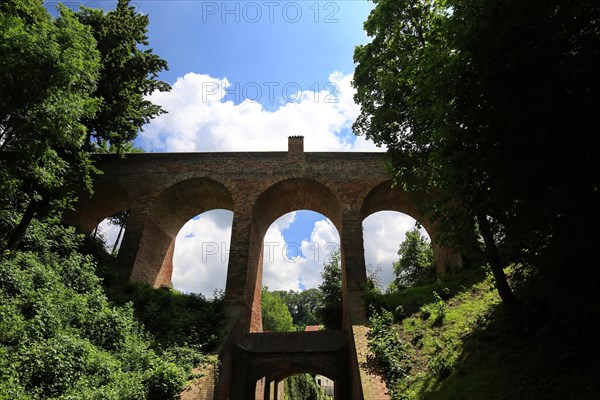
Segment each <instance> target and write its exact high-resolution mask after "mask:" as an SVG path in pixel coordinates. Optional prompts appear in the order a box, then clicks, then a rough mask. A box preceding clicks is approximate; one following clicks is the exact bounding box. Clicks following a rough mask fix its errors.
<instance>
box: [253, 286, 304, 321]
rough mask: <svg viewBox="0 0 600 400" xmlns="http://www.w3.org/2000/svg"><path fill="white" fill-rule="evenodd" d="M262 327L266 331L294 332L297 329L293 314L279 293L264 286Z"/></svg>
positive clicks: (262, 294)
mask: <svg viewBox="0 0 600 400" xmlns="http://www.w3.org/2000/svg"><path fill="white" fill-rule="evenodd" d="M260 306H261V309H262V327H263V330H264V331H272V332H293V331H295V330H296V328H295V327H294V323H293V320H292V315H291V314H290V311H289V310H288V308H287V306H286V305H285V303H284V301H283V299H282V298H281V296H280V295H279V294H278V293H276V292H275V293H274V292H269V288H268V287H264V288H263V290H262V293H261V299H260Z"/></svg>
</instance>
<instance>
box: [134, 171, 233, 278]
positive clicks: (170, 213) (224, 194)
mask: <svg viewBox="0 0 600 400" xmlns="http://www.w3.org/2000/svg"><path fill="white" fill-rule="evenodd" d="M214 209H222V210H230V211H231V210H233V199H232V197H231V194H230V192H229V190H228V189H227V188H226V187H225V186H223V185H222V184H221V183H219V182H217V181H215V180H212V179H209V178H192V179H188V180H185V181H182V182H179V183H176V184H174V185H173V186H171V187H169V188H167V189H165V190H164V191H162V192H161V193H160V195H159V196H158V197H157V198H156V199H155V201H154V202H153V204H152V207H151V209H150V212H149V215H148V216H147V218H146V219H145V224H144V226H143V232H142V237H141V239H140V244H139V248H138V251H137V255H136V259H135V264H134V266H133V271H132V273H131V279H132V280H133V281H136V282H144V283H148V284H150V285H152V286H154V287H160V286H163V285H171V278H172V273H173V255H174V252H175V238H176V236H177V234H178V233H179V232H180V230H181V228H182V227H183V225H184V224H185V223H186V222H187V221H189V220H191V219H192V218H194V217H195V216H197V215H200V214H202V213H204V212H206V211H209V210H214Z"/></svg>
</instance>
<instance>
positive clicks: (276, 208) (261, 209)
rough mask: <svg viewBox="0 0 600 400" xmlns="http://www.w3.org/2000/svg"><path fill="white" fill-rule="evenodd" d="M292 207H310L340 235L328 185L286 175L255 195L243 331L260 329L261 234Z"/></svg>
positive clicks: (338, 216) (335, 204) (336, 204)
mask: <svg viewBox="0 0 600 400" xmlns="http://www.w3.org/2000/svg"><path fill="white" fill-rule="evenodd" d="M295 210H311V211H315V212H318V213H320V214H322V215H324V216H326V217H327V218H329V219H330V220H331V221H332V223H333V224H334V226H335V227H336V229H337V230H338V232H339V234H340V236H341V235H342V231H341V220H342V208H341V205H340V201H339V199H338V198H337V197H336V195H335V194H334V193H333V192H332V191H331V189H329V188H328V187H327V186H325V185H324V184H322V183H321V182H318V181H315V180H312V179H304V178H291V179H286V180H283V181H280V182H277V183H275V184H273V185H272V186H270V187H269V188H268V189H266V190H265V191H264V192H263V193H262V194H261V195H260V196H259V197H258V199H257V201H256V203H255V204H254V207H253V210H252V215H253V225H252V233H251V236H250V246H249V248H250V254H249V257H248V279H247V281H246V282H247V287H246V293H247V294H248V295H249V299H248V303H249V304H250V305H251V310H249V311H250V316H249V318H248V319H247V325H246V328H245V329H244V330H246V331H247V332H261V331H262V318H261V308H260V297H261V289H262V264H263V262H262V260H263V251H264V246H263V244H264V237H265V234H266V232H267V229H268V228H269V227H270V226H271V224H272V223H273V222H274V221H275V220H276V219H277V218H279V217H281V216H282V215H285V214H287V213H289V212H292V211H295Z"/></svg>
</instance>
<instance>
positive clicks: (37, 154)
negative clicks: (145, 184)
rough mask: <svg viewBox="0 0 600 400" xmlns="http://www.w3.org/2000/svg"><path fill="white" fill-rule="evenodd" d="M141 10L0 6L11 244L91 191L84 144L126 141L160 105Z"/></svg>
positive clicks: (2, 132) (113, 146)
mask: <svg viewBox="0 0 600 400" xmlns="http://www.w3.org/2000/svg"><path fill="white" fill-rule="evenodd" d="M147 24H148V18H147V16H144V15H141V14H137V13H135V11H134V9H133V7H130V6H129V2H128V1H126V0H120V1H119V2H118V5H117V9H116V10H114V11H109V12H104V11H102V10H92V9H87V8H85V9H83V10H82V11H80V12H78V13H73V12H72V11H70V10H69V9H67V8H66V7H61V8H60V10H59V16H58V17H57V18H55V19H54V18H52V17H51V16H50V15H49V13H48V12H47V11H46V10H45V8H44V7H43V4H42V3H41V2H39V1H35V0H17V1H13V2H3V3H2V4H0V54H2V57H0V92H1V93H2V96H1V97H2V98H1V99H0V159H1V161H0V174H1V175H2V179H1V180H0V181H2V183H1V184H0V189H2V196H3V198H2V200H3V208H4V209H3V210H2V211H3V215H8V216H9V217H4V218H3V220H4V221H3V224H2V229H3V230H4V232H2V236H3V237H4V238H6V237H8V239H7V245H6V247H7V248H8V249H13V250H14V249H16V248H17V246H18V245H19V243H20V241H21V239H22V238H23V236H24V234H25V232H26V230H27V227H28V226H29V224H30V222H31V220H32V219H33V218H34V217H35V216H36V215H38V216H41V217H43V216H44V215H46V214H48V213H51V212H53V211H60V210H62V209H65V208H68V207H69V206H70V205H71V204H72V203H73V202H74V201H75V200H76V198H75V193H76V192H80V191H81V190H82V188H83V189H85V190H87V191H91V190H92V188H91V182H92V179H91V178H92V175H93V174H94V173H96V172H97V171H96V170H95V169H94V167H93V165H92V161H91V158H90V154H89V151H119V150H121V149H128V148H130V144H129V143H130V141H131V140H133V139H134V138H135V136H136V134H137V132H139V130H140V129H141V128H142V125H143V124H145V123H147V122H148V121H149V120H150V119H151V118H153V117H154V116H156V115H158V114H160V113H161V112H163V110H162V109H161V108H160V107H159V106H156V105H154V104H152V103H150V102H149V101H148V100H146V99H144V95H147V94H149V93H150V92H152V91H154V90H168V89H169V86H168V85H167V84H166V83H164V82H161V81H158V80H157V79H156V76H157V74H158V73H159V72H160V71H161V70H163V69H165V68H166V63H165V61H163V60H162V59H160V58H159V57H158V56H156V55H154V54H153V53H152V50H151V49H143V47H144V46H147V45H148V43H147V38H146V29H147Z"/></svg>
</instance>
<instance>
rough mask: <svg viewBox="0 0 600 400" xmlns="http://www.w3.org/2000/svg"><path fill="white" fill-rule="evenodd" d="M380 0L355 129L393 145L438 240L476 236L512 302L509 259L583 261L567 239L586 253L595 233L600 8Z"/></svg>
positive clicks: (359, 74) (397, 165)
mask: <svg viewBox="0 0 600 400" xmlns="http://www.w3.org/2000/svg"><path fill="white" fill-rule="evenodd" d="M374 3H376V7H375V8H374V10H373V11H372V13H371V15H370V16H369V18H368V20H367V22H366V23H365V29H366V31H367V33H368V34H369V35H370V36H372V37H373V41H372V42H371V43H368V44H366V45H363V46H358V47H357V48H356V51H355V61H356V62H357V63H358V65H357V68H356V72H355V76H354V85H355V87H356V88H357V94H356V97H355V99H356V101H357V102H358V103H359V104H360V105H361V107H362V111H361V114H360V116H359V118H358V119H357V121H356V123H355V124H354V129H355V131H356V132H357V133H360V134H365V135H366V136H367V137H369V138H371V139H373V140H374V141H375V142H376V143H379V144H385V145H387V147H388V149H389V151H390V155H391V158H392V166H393V169H394V172H395V174H396V182H397V183H398V184H399V185H400V186H401V187H403V188H405V189H409V190H413V191H427V192H428V193H429V194H430V196H429V197H427V198H425V199H422V200H423V201H421V205H422V207H423V211H424V212H425V213H426V214H427V215H429V216H430V218H432V219H434V220H436V221H437V223H438V228H439V230H440V231H441V232H443V233H445V235H442V236H445V238H446V239H447V240H449V239H451V238H452V237H454V238H457V237H458V238H465V237H468V235H467V233H466V232H468V231H471V230H473V229H474V230H475V231H476V232H477V234H478V235H479V236H480V237H481V239H482V241H481V243H480V245H478V244H477V242H476V241H472V243H470V244H469V243H467V245H468V246H469V247H477V248H480V250H481V251H482V252H483V253H484V254H485V256H486V258H487V261H488V263H489V264H490V266H491V267H492V271H493V272H494V275H495V278H496V285H497V287H498V290H499V293H500V295H501V297H502V299H503V300H504V303H505V304H506V305H507V306H509V307H510V308H512V309H515V308H517V307H516V301H515V298H514V296H513V295H512V292H511V290H510V288H509V286H508V284H507V282H506V277H505V276H504V274H503V272H502V267H503V266H504V265H507V264H508V263H509V262H511V261H522V262H528V263H531V264H533V265H537V266H538V267H543V269H544V270H546V271H550V270H553V272H555V273H557V274H561V269H565V268H578V267H576V266H573V265H567V264H566V263H569V262H571V261H572V259H571V258H569V257H567V256H566V254H569V253H570V254H573V251H571V252H569V251H567V249H578V250H577V251H574V253H576V254H578V255H582V254H586V253H587V252H588V251H590V250H592V249H593V248H594V243H595V241H596V238H597V233H596V228H595V227H596V226H597V225H598V221H599V220H600V218H599V216H600V213H599V211H598V207H596V204H598V203H599V200H600V199H599V196H600V190H598V188H599V187H600V173H599V167H598V164H597V163H596V162H595V161H593V160H594V159H595V153H594V152H595V150H594V149H595V148H597V147H598V145H599V144H600V143H599V138H600V136H598V134H597V131H598V127H599V126H600V120H599V119H598V118H599V117H598V113H597V112H596V111H595V110H597V109H598V108H599V106H600V104H599V101H600V100H599V99H600V96H599V94H600V80H599V78H598V74H597V71H596V68H595V67H594V66H595V65H598V63H600V50H599V49H600V28H599V27H600V23H599V22H600V4H599V3H598V2H597V1H592V0H586V1H575V0H567V1H563V0H551V1H548V0H533V1H521V0H507V1H497V0H375V1H374ZM463 245H465V244H464V243H463ZM498 247H500V249H499V248H498ZM540 257H545V258H544V259H543V261H542V262H537V260H540ZM549 260H550V261H551V262H548V261H549ZM582 261H583V260H582ZM577 264H578V265H580V266H581V267H586V265H585V262H580V263H577ZM555 266H556V267H558V268H556V269H554V268H552V267H555ZM561 275H564V274H561ZM575 275H578V274H575Z"/></svg>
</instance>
